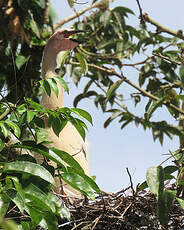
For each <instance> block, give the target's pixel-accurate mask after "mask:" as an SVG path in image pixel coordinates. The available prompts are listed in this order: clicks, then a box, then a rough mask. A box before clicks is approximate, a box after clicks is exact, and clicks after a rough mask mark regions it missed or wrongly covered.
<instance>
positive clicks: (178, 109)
mask: <svg viewBox="0 0 184 230" xmlns="http://www.w3.org/2000/svg"><path fill="white" fill-rule="evenodd" d="M70 64H74V65H80V63H78V62H70ZM88 66H90V67H94V68H96V69H99V70H101V71H104V72H106V73H108V74H109V75H114V76H117V77H118V78H120V79H122V80H123V81H124V82H126V83H127V84H128V85H130V86H132V87H133V88H134V89H137V90H138V91H139V92H141V93H142V95H143V96H145V97H149V98H151V99H152V100H154V101H158V100H160V99H159V98H158V97H156V96H155V95H153V94H151V93H149V92H147V91H146V90H144V89H142V88H141V87H139V86H138V85H136V84H135V83H133V82H132V81H130V80H129V79H128V78H126V77H125V76H124V75H123V74H119V73H117V72H116V71H115V70H114V69H108V68H105V67H101V66H97V65H95V64H88ZM163 104H164V105H166V106H168V107H169V108H171V109H173V110H175V111H177V112H179V113H180V114H184V110H182V109H180V108H178V107H177V106H175V105H173V104H172V103H170V102H169V101H166V100H165V101H163Z"/></svg>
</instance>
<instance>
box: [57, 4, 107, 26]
mask: <svg viewBox="0 0 184 230" xmlns="http://www.w3.org/2000/svg"><path fill="white" fill-rule="evenodd" d="M108 6H109V0H101V1H99V2H95V3H94V4H92V5H90V6H87V7H85V8H84V9H82V10H79V11H78V12H76V13H75V14H73V15H71V16H69V17H67V18H65V19H63V20H61V21H60V22H58V23H56V24H55V25H54V30H56V29H57V28H59V27H61V26H62V25H64V24H66V23H67V22H70V21H72V20H73V19H75V18H77V17H79V16H80V15H82V14H84V13H86V12H87V11H89V10H91V9H93V8H99V9H103V10H104V9H106V8H108Z"/></svg>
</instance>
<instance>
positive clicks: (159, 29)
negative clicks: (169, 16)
mask: <svg viewBox="0 0 184 230" xmlns="http://www.w3.org/2000/svg"><path fill="white" fill-rule="evenodd" d="M141 20H143V21H144V22H149V23H150V24H152V25H154V26H156V27H157V32H165V33H168V34H170V35H172V36H174V37H178V38H180V39H182V40H184V35H183V33H182V30H178V31H174V30H171V29H169V28H167V27H164V26H163V25H161V24H160V23H158V22H156V21H155V20H153V19H152V18H150V17H149V15H148V14H147V13H144V14H143V15H142V18H141Z"/></svg>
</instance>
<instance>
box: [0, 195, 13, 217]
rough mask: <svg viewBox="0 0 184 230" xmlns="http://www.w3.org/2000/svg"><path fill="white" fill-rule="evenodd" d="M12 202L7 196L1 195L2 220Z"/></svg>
mask: <svg viewBox="0 0 184 230" xmlns="http://www.w3.org/2000/svg"><path fill="white" fill-rule="evenodd" d="M10 201H11V200H10V198H9V197H8V196H7V195H6V194H3V193H1V194H0V219H1V218H3V217H4V216H5V215H6V212H7V210H8V207H9V204H10Z"/></svg>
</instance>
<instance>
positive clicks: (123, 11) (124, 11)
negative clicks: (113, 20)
mask: <svg viewBox="0 0 184 230" xmlns="http://www.w3.org/2000/svg"><path fill="white" fill-rule="evenodd" d="M113 11H116V12H118V13H120V14H121V15H125V16H126V17H127V13H128V14H133V15H134V12H133V11H132V10H131V9H129V8H127V7H122V6H118V7H116V8H114V9H113Z"/></svg>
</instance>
